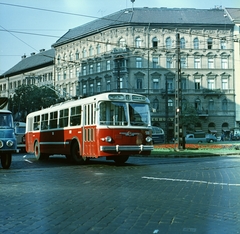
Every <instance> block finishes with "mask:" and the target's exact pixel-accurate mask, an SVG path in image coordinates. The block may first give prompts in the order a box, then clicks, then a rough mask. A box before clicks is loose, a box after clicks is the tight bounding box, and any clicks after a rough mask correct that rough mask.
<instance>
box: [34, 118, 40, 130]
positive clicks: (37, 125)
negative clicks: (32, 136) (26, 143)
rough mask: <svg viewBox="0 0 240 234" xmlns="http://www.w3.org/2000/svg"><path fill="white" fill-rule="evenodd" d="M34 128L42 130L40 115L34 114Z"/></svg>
mask: <svg viewBox="0 0 240 234" xmlns="http://www.w3.org/2000/svg"><path fill="white" fill-rule="evenodd" d="M33 130H40V115H38V116H34V121H33Z"/></svg>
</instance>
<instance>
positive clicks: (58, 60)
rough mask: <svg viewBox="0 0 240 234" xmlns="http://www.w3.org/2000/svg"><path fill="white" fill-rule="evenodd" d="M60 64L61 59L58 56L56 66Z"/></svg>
mask: <svg viewBox="0 0 240 234" xmlns="http://www.w3.org/2000/svg"><path fill="white" fill-rule="evenodd" d="M60 62H61V57H60V55H58V58H57V64H58V65H60Z"/></svg>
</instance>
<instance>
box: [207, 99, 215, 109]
mask: <svg viewBox="0 0 240 234" xmlns="http://www.w3.org/2000/svg"><path fill="white" fill-rule="evenodd" d="M208 110H210V111H213V110H214V101H213V99H212V98H211V99H210V100H209V102H208Z"/></svg>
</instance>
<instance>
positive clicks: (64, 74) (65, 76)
mask: <svg viewBox="0 0 240 234" xmlns="http://www.w3.org/2000/svg"><path fill="white" fill-rule="evenodd" d="M63 79H64V80H66V79H67V71H66V70H65V71H64V72H63Z"/></svg>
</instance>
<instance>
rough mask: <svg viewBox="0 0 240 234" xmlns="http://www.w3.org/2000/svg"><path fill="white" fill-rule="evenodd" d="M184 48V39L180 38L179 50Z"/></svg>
mask: <svg viewBox="0 0 240 234" xmlns="http://www.w3.org/2000/svg"><path fill="white" fill-rule="evenodd" d="M185 47H186V42H185V39H184V37H182V38H181V39H180V48H181V49H185Z"/></svg>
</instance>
